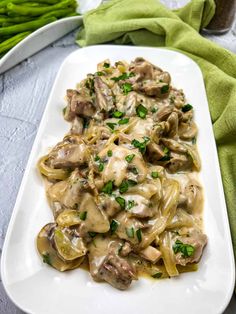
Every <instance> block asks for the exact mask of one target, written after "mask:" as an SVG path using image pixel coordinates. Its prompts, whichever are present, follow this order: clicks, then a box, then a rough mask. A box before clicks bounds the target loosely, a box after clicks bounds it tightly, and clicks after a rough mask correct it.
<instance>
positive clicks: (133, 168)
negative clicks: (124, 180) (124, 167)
mask: <svg viewBox="0 0 236 314" xmlns="http://www.w3.org/2000/svg"><path fill="white" fill-rule="evenodd" d="M129 170H130V171H131V172H132V173H133V174H138V169H137V168H136V167H132V168H130V169H129Z"/></svg>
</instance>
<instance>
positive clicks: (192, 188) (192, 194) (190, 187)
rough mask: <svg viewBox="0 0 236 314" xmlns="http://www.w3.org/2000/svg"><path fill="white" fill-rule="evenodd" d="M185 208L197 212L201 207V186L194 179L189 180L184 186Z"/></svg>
mask: <svg viewBox="0 0 236 314" xmlns="http://www.w3.org/2000/svg"><path fill="white" fill-rule="evenodd" d="M184 194H185V196H186V208H187V210H188V211H189V212H190V213H193V214H196V213H199V209H201V208H202V203H203V195H202V188H201V186H200V184H199V183H198V182H196V181H195V180H190V181H189V182H188V184H187V185H186V187H185V191H184Z"/></svg>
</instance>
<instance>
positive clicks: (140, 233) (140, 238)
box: [136, 229, 142, 242]
mask: <svg viewBox="0 0 236 314" xmlns="http://www.w3.org/2000/svg"><path fill="white" fill-rule="evenodd" d="M136 236H137V238H138V242H141V241H142V231H141V229H138V230H136Z"/></svg>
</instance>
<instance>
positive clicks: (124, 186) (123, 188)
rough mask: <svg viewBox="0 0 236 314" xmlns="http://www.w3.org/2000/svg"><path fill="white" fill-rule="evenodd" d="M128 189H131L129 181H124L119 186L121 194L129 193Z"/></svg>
mask: <svg viewBox="0 0 236 314" xmlns="http://www.w3.org/2000/svg"><path fill="white" fill-rule="evenodd" d="M128 188H129V183H128V181H126V180H123V181H122V183H121V185H120V186H119V191H120V193H121V194H122V193H125V192H127V191H128Z"/></svg>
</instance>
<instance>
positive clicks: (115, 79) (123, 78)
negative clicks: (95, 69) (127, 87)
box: [111, 72, 135, 82]
mask: <svg viewBox="0 0 236 314" xmlns="http://www.w3.org/2000/svg"><path fill="white" fill-rule="evenodd" d="M132 76H135V74H134V73H133V72H130V73H126V72H125V73H123V74H121V75H120V76H117V77H112V78H111V80H113V81H115V82H118V81H121V80H126V79H128V78H130V77H132Z"/></svg>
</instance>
